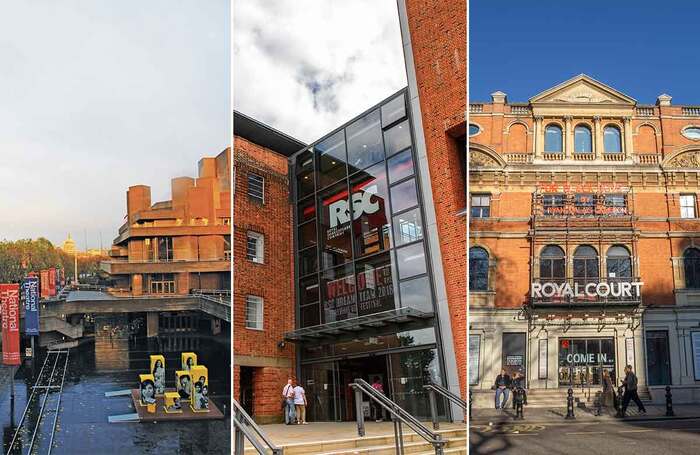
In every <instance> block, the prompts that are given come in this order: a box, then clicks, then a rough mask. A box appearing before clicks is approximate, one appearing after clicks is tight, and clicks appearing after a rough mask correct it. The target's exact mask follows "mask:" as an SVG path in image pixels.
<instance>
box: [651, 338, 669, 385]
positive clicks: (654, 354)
mask: <svg viewBox="0 0 700 455" xmlns="http://www.w3.org/2000/svg"><path fill="white" fill-rule="evenodd" d="M646 338H647V368H648V376H649V380H648V384H649V385H671V356H670V355H669V349H668V332H667V331H666V330H649V331H647V337H646Z"/></svg>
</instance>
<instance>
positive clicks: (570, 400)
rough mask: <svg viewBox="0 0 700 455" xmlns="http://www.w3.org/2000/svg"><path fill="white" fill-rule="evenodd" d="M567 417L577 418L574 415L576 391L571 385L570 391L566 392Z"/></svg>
mask: <svg viewBox="0 0 700 455" xmlns="http://www.w3.org/2000/svg"><path fill="white" fill-rule="evenodd" d="M566 395H567V397H566V417H565V419H575V418H576V417H575V416H574V391H573V389H572V388H571V387H569V391H568V392H566Z"/></svg>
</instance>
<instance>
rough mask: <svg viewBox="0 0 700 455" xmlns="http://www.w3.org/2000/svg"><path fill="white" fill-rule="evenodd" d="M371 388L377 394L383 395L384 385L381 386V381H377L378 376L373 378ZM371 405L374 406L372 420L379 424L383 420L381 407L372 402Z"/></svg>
mask: <svg viewBox="0 0 700 455" xmlns="http://www.w3.org/2000/svg"><path fill="white" fill-rule="evenodd" d="M372 388H373V389H374V390H376V391H377V392H379V393H381V394H382V395H383V394H384V385H383V384H382V380H381V379H379V376H375V377H374V380H373V381H372ZM372 404H373V405H374V419H375V421H376V422H381V421H383V420H384V410H383V409H382V406H381V405H380V404H379V403H377V402H375V401H373V402H372Z"/></svg>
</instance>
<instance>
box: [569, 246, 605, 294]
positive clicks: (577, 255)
mask: <svg viewBox="0 0 700 455" xmlns="http://www.w3.org/2000/svg"><path fill="white" fill-rule="evenodd" d="M598 272H599V269H598V252H597V251H596V250H595V248H593V247H592V246H589V245H581V246H579V247H578V248H576V251H574V281H575V282H576V283H579V284H580V285H581V284H587V283H597V282H598V278H599V273H598Z"/></svg>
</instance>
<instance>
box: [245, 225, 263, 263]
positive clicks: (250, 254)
mask: <svg viewBox="0 0 700 455" xmlns="http://www.w3.org/2000/svg"><path fill="white" fill-rule="evenodd" d="M247 238H248V239H247V242H246V259H248V260H249V261H253V262H257V263H258V264H262V263H263V262H265V236H264V235H263V234H259V233H257V232H250V231H249V232H248V235H247Z"/></svg>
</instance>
